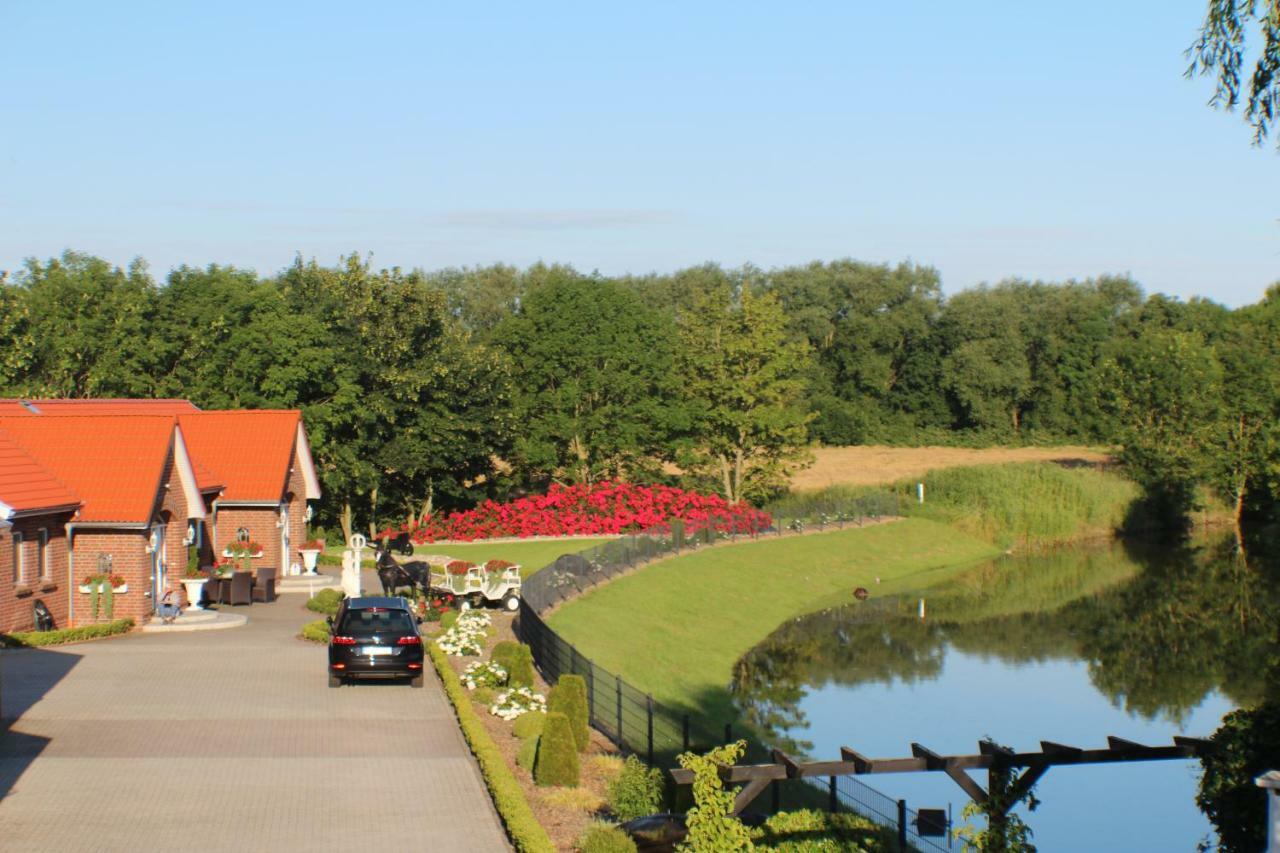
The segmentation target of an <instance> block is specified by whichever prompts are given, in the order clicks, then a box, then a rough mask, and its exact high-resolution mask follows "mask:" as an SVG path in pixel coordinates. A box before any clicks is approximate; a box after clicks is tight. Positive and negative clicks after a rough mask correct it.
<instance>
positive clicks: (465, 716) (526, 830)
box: [426, 643, 576, 853]
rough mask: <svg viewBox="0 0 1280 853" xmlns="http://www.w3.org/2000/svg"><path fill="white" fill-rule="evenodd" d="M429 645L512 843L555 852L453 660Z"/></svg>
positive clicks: (523, 851) (535, 851)
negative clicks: (479, 713) (463, 683)
mask: <svg viewBox="0 0 1280 853" xmlns="http://www.w3.org/2000/svg"><path fill="white" fill-rule="evenodd" d="M426 647H427V654H429V655H430V656H431V663H432V665H434V666H435V668H436V672H437V673H439V675H440V680H441V681H442V682H444V690H445V693H446V695H448V697H449V701H450V702H452V703H453V710H454V712H455V713H456V714H457V715H458V725H459V727H460V728H461V729H462V736H463V737H465V738H466V739H467V744H468V745H469V746H470V747H471V753H472V755H474V756H475V757H476V764H478V765H480V773H481V774H482V775H483V776H484V782H485V785H486V786H487V787H488V788H489V794H490V795H491V796H492V797H493V805H494V808H496V809H497V810H498V816H499V817H501V818H502V824H503V826H505V827H506V829H507V836H508V837H509V838H510V839H511V843H512V845H513V846H514V847H515V848H516V849H517V850H519V851H521V853H526V851H528V852H529V853H555V849H556V848H555V845H553V844H552V843H551V839H550V838H549V837H547V831H546V830H545V829H543V828H542V824H540V823H538V821H537V818H535V817H534V816H533V810H532V809H530V808H529V802H528V800H526V799H525V797H524V790H523V789H522V788H521V787H520V782H519V781H517V779H516V777H515V774H513V773H512V772H511V768H510V767H508V766H507V762H506V761H505V760H504V759H503V757H502V753H501V752H499V751H498V745H497V744H495V743H494V742H493V738H491V737H489V732H488V731H487V730H486V729H485V727H484V723H483V722H482V721H481V720H480V717H479V716H478V715H477V714H476V710H475V706H474V705H472V704H471V697H470V696H468V695H467V688H465V687H463V686H462V682H461V681H460V680H459V679H458V675H457V673H455V672H454V671H453V668H452V667H451V666H449V659H448V658H447V657H446V656H445V653H444V652H442V651H440V649H439V648H437V647H436V645H435V643H427V644H426ZM575 757H576V756H575Z"/></svg>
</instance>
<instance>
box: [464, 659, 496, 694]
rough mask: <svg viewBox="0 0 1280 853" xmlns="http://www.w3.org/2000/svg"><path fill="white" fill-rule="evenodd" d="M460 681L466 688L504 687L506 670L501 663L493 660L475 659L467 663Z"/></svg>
mask: <svg viewBox="0 0 1280 853" xmlns="http://www.w3.org/2000/svg"><path fill="white" fill-rule="evenodd" d="M462 683H463V684H465V685H467V689H468V690H475V689H476V688H477V687H504V686H506V683H507V671H506V669H504V668H503V666H502V665H501V664H497V663H494V662H493V661H475V662H474V663H469V664H467V668H466V669H465V670H463V673H462Z"/></svg>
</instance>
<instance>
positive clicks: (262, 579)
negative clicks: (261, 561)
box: [251, 568, 276, 604]
mask: <svg viewBox="0 0 1280 853" xmlns="http://www.w3.org/2000/svg"><path fill="white" fill-rule="evenodd" d="M251 597H252V598H253V600H254V601H261V602H264V603H266V604H270V603H271V602H273V601H275V600H276V570H275V569H271V568H262V569H258V576H257V577H256V578H255V579H254V581H253V594H252V596H251Z"/></svg>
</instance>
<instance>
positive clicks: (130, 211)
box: [0, 0, 1280, 305]
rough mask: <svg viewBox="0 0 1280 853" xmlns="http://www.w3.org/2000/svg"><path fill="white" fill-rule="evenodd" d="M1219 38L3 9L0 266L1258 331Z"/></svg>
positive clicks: (972, 16)
mask: <svg viewBox="0 0 1280 853" xmlns="http://www.w3.org/2000/svg"><path fill="white" fill-rule="evenodd" d="M1203 10H1204V2H1203V0H1163V2H1145V0H1144V1H1143V2H1138V0H1131V1H1130V2H1124V3H1114V2H1077V3H1059V4H1047V3H1045V4H1028V3H1011V2H1009V3H1004V2H1000V3H994V2H993V3H965V4H960V3H944V2H918V3H913V4H897V3H876V4H870V3H862V2H844V3H789V4H783V3H774V4H750V3H743V2H736V3H726V4H719V3H715V4H713V3H702V4H691V3H679V4H665V3H654V2H650V3H644V4H633V5H626V6H623V5H620V4H603V3H581V4H560V3H550V2H544V3H513V4H503V3H483V4H481V3H477V4H459V3H453V4H447V5H446V4H434V3H430V4H428V3H394V2H379V3H367V4H354V3H345V4H329V3H321V2H308V3H296V4H294V3H286V2H276V3H240V2H228V0H220V2H217V3H198V4H197V3H182V2H164V3H130V2H119V3H73V2H65V3H46V2H30V0H2V2H0V33H3V42H2V44H3V49H2V50H0V116H3V120H4V125H5V129H4V132H3V134H0V269H10V270H12V269H16V268H17V267H18V266H19V265H20V264H21V262H22V259H23V258H25V257H28V256H37V257H48V256H51V255H54V254H57V253H59V252H61V251H62V250H63V249H64V248H67V247H73V248H78V249H82V250H84V251H88V252H93V253H95V254H99V255H101V256H103V257H106V258H108V259H110V260H112V261H115V262H118V263H126V262H127V261H128V260H129V259H131V258H132V257H134V256H137V255H141V256H143V257H145V258H146V259H147V260H148V261H149V262H150V263H151V266H152V269H153V271H154V272H155V273H156V274H157V275H158V276H163V275H164V274H165V273H166V272H167V271H168V270H169V269H170V268H171V267H172V266H175V265H178V264H181V263H189V264H194V265H204V264H207V263H210V262H218V263H230V264H236V265H239V266H246V267H252V268H254V269H257V270H258V271H259V272H261V273H271V272H274V271H276V270H278V269H279V268H281V267H283V266H285V265H287V264H288V263H289V262H290V261H291V260H292V259H293V257H294V255H295V253H297V252H301V253H302V254H303V255H304V256H306V257H316V258H317V259H319V260H320V261H322V262H332V261H334V260H336V259H337V257H338V256H339V255H340V254H343V253H346V252H351V251H358V252H361V253H372V254H373V258H374V263H375V264H377V265H380V266H390V265H399V266H402V267H415V266H421V267H426V268H428V269H435V268H439V267H444V266H458V265H478V264H488V263H492V262H495V261H502V262H507V263H514V264H517V265H521V266H523V265H526V264H529V263H531V262H533V261H536V260H539V259H542V260H546V261H560V262H566V263H571V264H573V265H574V266H576V267H578V268H579V269H582V270H587V271H589V270H592V269H599V270H600V271H601V272H604V273H620V272H637V273H641V272H648V271H653V270H657V271H669V270H673V269H676V268H679V267H682V266H688V265H692V264H698V263H702V262H704V261H708V260H710V261H716V262H718V263H721V264H723V265H726V266H737V265H739V264H742V263H745V262H751V263H755V264H757V265H760V266H763V267H771V266H777V265H783V264H792V263H801V262H807V261H809V260H812V259H823V260H829V259H834V258H839V257H854V258H858V259H861V260H868V261H887V262H897V261H902V260H911V261H915V262H917V263H924V264H931V265H933V266H936V267H937V268H938V269H939V270H940V272H941V274H942V278H943V285H944V288H945V289H946V290H947V291H948V292H955V291H956V290H959V289H961V288H965V287H969V286H972V285H974V284H977V283H979V282H982V281H996V280H999V279H1002V278H1006V277H1010V276H1022V277H1028V278H1042V279H1065V278H1069V277H1075V278H1083V277H1086V276H1091V275H1097V274H1099V273H1104V272H1128V273H1131V274H1133V275H1134V276H1135V277H1136V278H1137V279H1138V280H1139V281H1140V282H1141V283H1142V284H1143V285H1144V286H1145V287H1146V288H1147V290H1148V291H1160V292H1165V293H1170V294H1174V295H1179V296H1183V297H1187V296H1191V295H1202V296H1206V297H1209V298H1211V299H1215V300H1217V301H1220V302H1224V303H1226V304H1229V305H1239V304H1244V303H1249V302H1254V301H1256V300H1257V299H1259V298H1260V297H1261V295H1262V293H1263V291H1264V290H1265V288H1266V287H1267V285H1268V284H1270V283H1271V282H1272V281H1275V280H1277V279H1280V267H1278V266H1277V261H1280V222H1278V217H1280V202H1278V201H1277V199H1280V193H1278V192H1277V190H1280V180H1278V179H1277V178H1278V175H1280V172H1278V170H1277V167H1280V155H1277V154H1276V153H1275V152H1274V150H1273V149H1272V148H1270V147H1265V148H1262V149H1257V148H1253V147H1251V146H1250V136H1249V130H1248V128H1247V126H1246V125H1245V124H1244V122H1243V120H1242V119H1241V118H1240V117H1239V116H1238V115H1229V114H1224V113H1219V112H1214V111H1212V110H1210V109H1209V108H1208V107H1206V106H1205V102H1206V100H1207V99H1208V97H1209V95H1210V92H1211V86H1210V83H1209V82H1208V81H1206V80H1199V81H1193V82H1188V81H1186V80H1184V79H1183V77H1182V71H1183V69H1184V67H1185V64H1186V61H1185V59H1184V57H1183V55H1182V51H1183V49H1184V48H1185V47H1186V46H1187V45H1188V44H1189V43H1190V42H1191V40H1192V38H1193V37H1194V35H1195V32H1196V29H1197V27H1198V24H1199V22H1200V19H1201V17H1202V15H1203Z"/></svg>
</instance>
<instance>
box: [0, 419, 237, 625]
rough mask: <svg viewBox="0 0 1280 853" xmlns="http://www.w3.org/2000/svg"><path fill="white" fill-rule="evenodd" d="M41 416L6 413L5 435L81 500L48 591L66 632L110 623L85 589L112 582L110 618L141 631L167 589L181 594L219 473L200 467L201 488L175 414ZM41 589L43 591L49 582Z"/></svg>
mask: <svg viewBox="0 0 1280 853" xmlns="http://www.w3.org/2000/svg"><path fill="white" fill-rule="evenodd" d="M41 414H44V415H45V416H43V417H32V416H31V414H30V413H28V414H21V415H0V433H3V434H4V435H6V436H7V437H8V439H9V440H10V441H11V442H12V443H13V444H14V445H16V446H17V447H18V448H19V449H20V450H21V451H22V453H23V454H25V455H26V456H28V457H30V458H31V459H32V460H34V462H35V463H36V464H37V465H38V466H39V467H40V468H41V469H43V470H44V471H46V472H47V473H48V474H49V475H51V476H52V477H53V478H54V479H56V481H58V482H59V483H62V484H64V485H65V486H66V488H67V489H68V490H69V491H70V493H72V494H73V495H74V496H75V497H76V498H78V506H77V507H76V508H75V509H74V513H73V514H72V515H70V518H69V520H68V521H66V523H65V524H64V525H63V529H64V531H65V536H66V541H67V546H66V548H67V553H66V560H65V565H63V566H62V567H61V568H60V570H59V568H58V567H56V566H53V567H51V569H50V572H49V573H50V574H51V575H52V576H53V580H52V581H51V582H49V584H48V585H50V586H56V589H48V590H47V591H48V592H50V593H53V592H56V593H58V595H59V596H60V597H61V598H62V601H63V602H65V605H66V616H65V620H64V622H63V624H64V625H68V626H69V625H80V624H87V623H91V622H94V621H105V620H106V618H107V614H106V613H105V612H103V611H101V610H100V612H99V613H97V614H94V613H93V612H92V611H91V607H90V601H91V600H92V598H93V597H91V596H90V595H89V594H88V590H87V588H85V587H83V586H82V584H83V582H84V579H85V578H86V577H89V576H95V575H100V574H102V575H108V576H114V577H116V578H118V580H119V586H118V587H117V590H118V592H117V594H115V595H114V596H113V597H112V609H113V612H112V614H111V616H112V618H116V619H119V618H122V617H132V618H133V619H135V620H136V621H138V622H139V623H142V622H144V621H146V620H147V619H149V618H150V617H151V615H152V613H153V612H154V610H155V602H156V601H158V600H159V598H160V597H161V596H162V595H163V594H164V591H165V589H166V587H172V588H173V589H174V591H175V593H177V594H178V595H179V596H181V595H182V594H183V590H182V585H181V584H180V583H179V582H178V581H179V580H180V578H181V577H182V573H183V569H184V568H185V566H186V562H187V542H188V541H189V537H190V536H191V535H192V534H193V533H194V532H195V530H196V528H197V526H198V525H200V524H201V523H202V522H203V520H204V519H205V517H206V516H207V514H208V508H209V505H210V504H211V503H212V501H213V499H214V498H213V495H215V494H216V493H217V492H218V491H219V490H220V484H218V483H216V482H215V480H216V475H214V474H212V473H209V472H208V470H207V468H202V471H203V472H204V477H205V481H204V482H203V483H202V482H200V481H199V480H198V478H197V475H196V468H195V465H194V464H193V460H192V458H191V455H190V453H189V452H188V448H187V443H186V440H185V439H184V436H183V431H182V428H181V427H180V425H179V424H178V421H177V418H176V417H175V416H174V415H173V414H141V413H133V414H84V415H79V414H56V415H55V414H52V413H47V412H42V413H41ZM202 487H203V488H204V489H205V492H204V493H202V491H201V488H202ZM26 556H27V555H26V554H25V553H24V554H23V559H26ZM50 557H51V559H52V560H53V562H55V563H56V562H57V555H56V554H53V555H50ZM37 559H38V557H37ZM15 572H16V567H15V568H14V569H10V573H11V574H14V573H15ZM22 576H23V577H28V574H23V575H22ZM32 577H34V576H32ZM64 587H65V590H64ZM39 588H40V589H41V590H42V591H46V586H45V582H43V581H42V585H41V586H40V587H39ZM15 594H16V593H15ZM31 595H34V592H32V593H31ZM50 609H51V610H52V609H53V608H52V607H51V608H50Z"/></svg>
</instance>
